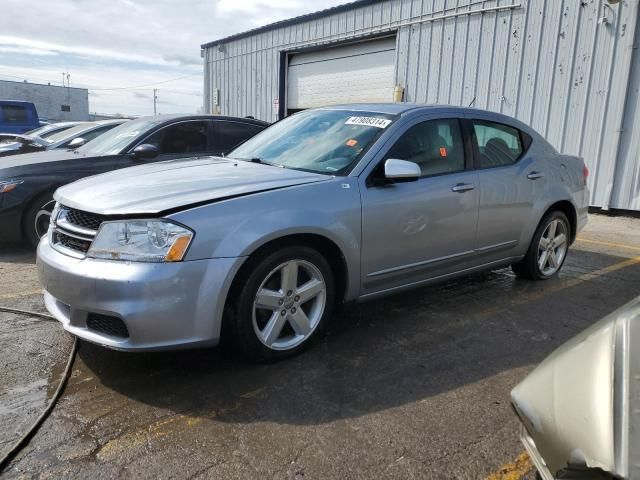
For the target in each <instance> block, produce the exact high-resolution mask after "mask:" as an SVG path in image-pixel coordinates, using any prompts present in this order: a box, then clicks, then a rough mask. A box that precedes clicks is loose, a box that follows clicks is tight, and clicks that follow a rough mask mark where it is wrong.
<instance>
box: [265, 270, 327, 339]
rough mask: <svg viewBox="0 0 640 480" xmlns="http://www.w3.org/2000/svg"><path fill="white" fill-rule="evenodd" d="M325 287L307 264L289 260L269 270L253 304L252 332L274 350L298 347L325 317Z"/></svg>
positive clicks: (320, 275)
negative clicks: (323, 316)
mask: <svg viewBox="0 0 640 480" xmlns="http://www.w3.org/2000/svg"><path fill="white" fill-rule="evenodd" d="M326 297H327V286H326V283H325V280H324V278H323V276H322V273H321V272H320V270H319V269H318V267H316V266H315V265H313V264H312V263H310V262H308V261H306V260H289V261H287V262H285V263H282V264H280V265H278V266H277V267H276V268H274V269H273V270H271V272H269V274H268V275H267V276H266V278H265V279H264V280H263V282H262V283H261V284H260V287H259V288H258V291H257V293H256V296H255V300H254V303H253V329H254V332H255V333H256V335H257V337H258V339H259V340H260V341H261V342H262V343H263V344H264V345H265V346H266V347H268V348H270V349H273V350H290V349H292V348H295V347H297V346H298V345H300V344H301V343H302V342H304V341H305V340H306V339H307V338H309V337H310V336H311V334H312V333H313V332H314V330H315V329H316V327H317V326H318V324H319V323H320V320H321V319H322V315H323V313H324V309H325V305H326Z"/></svg>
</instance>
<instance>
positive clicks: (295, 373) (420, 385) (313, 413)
mask: <svg viewBox="0 0 640 480" xmlns="http://www.w3.org/2000/svg"><path fill="white" fill-rule="evenodd" d="M622 260H624V259H623V258H620V257H614V256H609V255H602V254H596V253H589V252H584V251H578V250H573V251H572V253H571V255H570V258H569V261H568V264H567V265H566V266H565V269H564V271H563V274H562V276H561V277H560V278H558V279H554V280H550V281H547V282H526V281H520V280H516V279H515V278H514V277H513V275H512V274H511V272H510V270H500V271H496V272H488V273H485V274H480V275H474V276H471V277H468V278H464V279H462V280H456V281H452V282H448V283H445V284H442V285H438V286H433V287H427V288H422V289H418V290H414V291H410V292H406V293H403V294H399V295H396V296H394V297H390V298H387V299H382V300H377V301H372V302H368V303H364V304H360V305H355V306H350V307H347V308H345V309H344V310H343V311H342V312H341V313H339V314H338V315H337V316H336V317H335V319H334V321H333V322H332V324H331V327H330V328H329V329H328V332H327V334H326V335H325V336H324V337H323V338H321V339H319V341H318V342H317V343H316V344H315V345H314V346H313V347H312V348H311V349H309V350H308V351H307V352H305V353H304V354H302V355H300V356H298V357H296V358H292V359H289V360H285V361H282V362H279V363H276V364H271V365H253V364H248V363H246V362H243V361H242V360H241V359H238V358H237V357H236V356H235V355H233V353H229V352H225V351H224V349H215V350H200V351H187V352H178V353H176V352H172V353H152V354H126V353H119V352H114V351H110V350H106V349H103V348H100V347H96V346H93V345H91V344H88V343H86V342H84V343H83V344H82V347H81V349H80V357H81V359H82V361H83V362H84V363H85V364H86V366H87V367H88V368H89V369H90V371H92V372H93V373H94V374H95V375H97V376H98V378H99V380H100V381H101V382H102V383H103V384H104V385H106V386H107V387H109V388H110V389H112V390H114V391H115V392H117V393H119V394H122V395H124V396H125V397H128V398H131V399H134V400H136V401H139V402H142V403H143V404H147V405H151V406H154V407H158V408H162V409H168V410H170V411H172V412H175V413H181V414H184V415H188V416H191V417H208V418H212V417H214V416H215V417H216V418H217V420H219V421H229V422H239V423H249V422H277V423H284V424H320V423H325V422H332V421H334V420H338V419H343V418H352V417H357V416H362V415H365V414H369V413H372V412H376V411H381V410H384V409H388V408H393V407H396V406H401V405H404V404H407V403H411V402H416V401H420V400H421V399H424V398H427V397H431V396H435V395H438V394H440V393H443V392H446V391H451V390H454V389H456V388H458V387H461V386H463V385H467V384H471V383H474V382H479V381H481V380H483V379H485V378H488V377H492V376H495V375H498V374H500V373H501V372H503V371H505V370H510V369H513V368H517V367H521V366H531V365H534V364H536V363H538V362H539V361H541V360H542V359H543V358H544V357H545V356H546V355H548V354H549V353H550V352H551V351H552V350H553V349H554V348H556V347H557V346H559V345H560V344H562V343H563V342H564V341H566V340H567V339H569V338H570V337H572V336H574V335H575V334H576V333H577V332H579V331H581V330H583V329H584V328H586V327H587V326H588V325H590V324H592V323H593V322H595V321H596V320H598V319H599V318H601V317H602V316H604V315H605V314H607V313H609V312H610V311H612V310H614V309H615V308H617V307H619V306H621V305H622V304H623V303H625V302H627V301H629V300H630V299H631V298H632V297H633V294H634V290H635V289H634V288H630V285H633V284H634V283H635V285H638V284H640V265H632V266H628V267H625V268H624V269H621V270H618V271H614V272H611V273H609V274H607V275H603V276H600V277H596V278H592V279H589V280H586V281H582V282H581V283H578V284H577V285H573V286H571V285H569V286H566V285H567V284H568V283H569V282H570V281H572V280H573V279H576V278H579V277H580V275H582V274H583V273H585V272H589V271H594V270H597V269H599V268H602V267H606V266H609V265H612V264H616V263H618V262H620V261H622ZM565 286H566V288H564V287H565ZM636 294H637V292H636ZM248 398H251V399H253V401H251V402H244V399H248ZM502 401H504V402H508V398H505V399H502ZM243 402H244V403H243ZM240 404H242V406H243V408H239V405H240Z"/></svg>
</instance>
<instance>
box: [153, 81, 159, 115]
mask: <svg viewBox="0 0 640 480" xmlns="http://www.w3.org/2000/svg"><path fill="white" fill-rule="evenodd" d="M157 100H158V89H157V88H154V89H153V114H154V115H157V114H158V113H157V109H156V102H157Z"/></svg>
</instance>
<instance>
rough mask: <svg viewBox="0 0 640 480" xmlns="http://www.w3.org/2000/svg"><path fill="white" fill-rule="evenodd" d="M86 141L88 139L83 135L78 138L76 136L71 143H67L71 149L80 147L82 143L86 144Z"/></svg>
mask: <svg viewBox="0 0 640 480" xmlns="http://www.w3.org/2000/svg"><path fill="white" fill-rule="evenodd" d="M85 143H87V142H86V140H85V139H84V138H82V137H78V138H74V139H73V140H71V141H70V142H69V145H67V147H68V148H70V149H72V150H73V149H76V148H78V147H81V146H82V145H84V144H85Z"/></svg>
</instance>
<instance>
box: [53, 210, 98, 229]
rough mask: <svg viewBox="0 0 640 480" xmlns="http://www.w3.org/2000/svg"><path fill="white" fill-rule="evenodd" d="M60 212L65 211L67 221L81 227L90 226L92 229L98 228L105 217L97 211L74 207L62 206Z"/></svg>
mask: <svg viewBox="0 0 640 480" xmlns="http://www.w3.org/2000/svg"><path fill="white" fill-rule="evenodd" d="M60 213H63V214H64V215H65V217H66V220H67V222H69V223H71V224H73V225H77V226H79V227H83V228H88V229H90V230H96V231H97V230H98V229H99V228H100V225H102V222H104V221H105V217H104V216H102V215H97V214H95V213H89V212H83V211H82V210H75V209H72V208H67V207H62V208H61V209H60Z"/></svg>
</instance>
